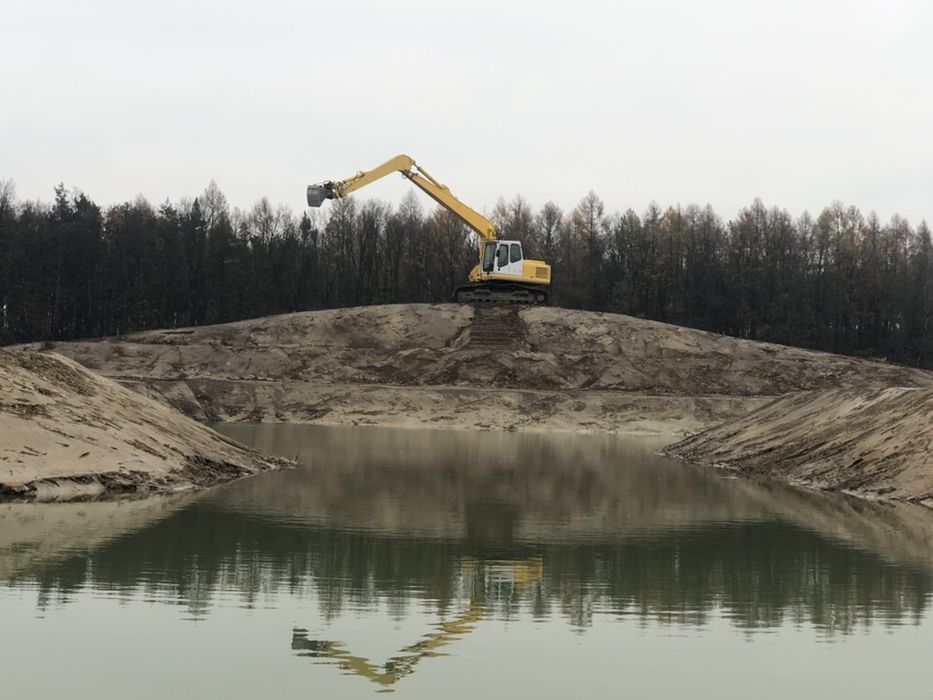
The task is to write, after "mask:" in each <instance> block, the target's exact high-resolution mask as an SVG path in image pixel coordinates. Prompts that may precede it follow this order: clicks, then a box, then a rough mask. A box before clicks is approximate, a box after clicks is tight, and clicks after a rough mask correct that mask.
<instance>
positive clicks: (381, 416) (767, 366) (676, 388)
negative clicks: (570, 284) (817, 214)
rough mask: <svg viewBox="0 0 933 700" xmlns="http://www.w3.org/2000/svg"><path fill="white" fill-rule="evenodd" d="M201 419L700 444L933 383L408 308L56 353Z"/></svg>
mask: <svg viewBox="0 0 933 700" xmlns="http://www.w3.org/2000/svg"><path fill="white" fill-rule="evenodd" d="M55 350H56V351H57V352H60V353H62V354H64V355H67V356H69V357H71V358H73V359H75V360H77V361H78V362H80V363H82V364H83V365H85V366H87V367H90V368H92V369H95V370H97V371H99V372H101V373H102V374H104V375H106V376H108V377H111V378H113V379H116V380H118V381H120V382H121V383H123V384H124V385H126V386H128V387H131V388H133V389H134V390H136V391H139V392H141V393H143V394H145V395H147V396H150V397H152V398H154V399H156V400H159V401H161V402H164V403H167V404H169V405H171V406H173V407H175V408H178V409H179V410H181V411H182V412H184V413H186V414H187V415H189V416H192V417H195V418H197V419H200V420H223V421H250V422H305V423H327V424H338V425H356V424H374V425H386V426H390V425H391V426H397V425H422V426H439V427H447V428H491V429H525V430H535V429H539V430H573V431H577V430H583V431H591V432H615V431H619V430H624V431H626V432H656V433H662V432H670V431H671V430H676V431H679V432H688V431H694V430H699V429H703V428H708V427H711V426H713V425H716V424H718V423H720V422H722V421H723V420H726V419H728V418H732V417H736V416H740V415H743V414H744V413H746V412H748V411H749V410H752V409H754V408H757V407H759V406H761V405H762V404H763V403H766V402H767V401H768V400H770V399H771V398H773V397H775V396H779V395H781V394H784V393H787V392H791V391H801V390H808V389H817V388H836V387H888V386H929V387H933V374H930V373H928V372H922V371H919V370H913V369H909V368H904V367H899V366H893V365H887V364H883V363H876V362H869V361H866V360H861V359H856V358H851V357H843V356H839V355H830V354H827V353H819V352H812V351H808V350H801V349H797V348H789V347H784V346H779V345H773V344H768V343H758V342H752V341H744V340H738V339H735V338H730V337H727V336H720V335H716V334H713V333H706V332H703V331H697V330H692V329H688V328H682V327H678V326H672V325H668V324H664V323H657V322H654V321H645V320H642V319H636V318H632V317H628V316H622V315H618V314H606V313H593V312H585V311H571V310H567V309H559V308H546V307H534V308H524V309H509V308H504V309H503V308H476V309H474V308H473V307H472V306H468V305H456V304H433V305H432V304H405V305H391V306H372V307H360V308H351V309H337V310H330V311H316V312H305V313H297V314H288V315H283V316H274V317H267V318H261V319H255V320H250V321H241V322H237V323H229V324H224V325H217V326H206V327H200V328H185V329H175V330H164V331H151V332H145V333H135V334H132V335H127V336H125V337H121V338H110V339H103V340H98V341H88V342H71V343H59V344H57V345H56V346H55Z"/></svg>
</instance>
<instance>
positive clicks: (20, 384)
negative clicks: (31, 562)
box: [0, 350, 283, 500]
mask: <svg viewBox="0 0 933 700" xmlns="http://www.w3.org/2000/svg"><path fill="white" fill-rule="evenodd" d="M0 386H2V387H3V392H2V395H0V498H10V497H13V498H35V499H38V500H58V499H73V498H80V497H96V496H99V495H101V494H103V493H105V492H115V493H152V492H160V491H178V490H184V489H190V488H193V487H196V486H204V485H208V484H212V483H217V482H220V481H227V480H230V479H233V478H236V477H240V476H246V475H249V474H254V473H256V472H259V471H264V470H267V469H272V468H275V467H278V466H280V465H281V464H283V462H282V461H281V460H278V459H273V458H266V457H264V456H262V455H260V454H259V453H258V452H256V451H254V450H251V449H248V448H246V447H244V446H242V445H240V444H238V443H236V442H234V441H233V440H230V439H229V438H226V437H224V436H222V435H219V434H218V433H215V432H214V431H212V430H210V429H209V428H206V427H204V426H202V425H200V424H199V423H197V422H195V421H193V420H191V419H189V418H187V417H185V416H183V415H181V414H179V413H178V412H177V411H174V410H172V409H170V408H168V407H166V406H164V405H162V404H159V403H157V402H155V401H152V400H150V399H147V398H145V397H143V396H140V395H139V394H137V393H135V392H132V391H130V390H128V389H126V388H124V387H122V386H120V385H119V384H117V383H115V382H112V381H110V380H108V379H105V378H103V377H101V376H99V375H97V374H95V373H93V372H89V371H88V370H87V369H85V368H84V367H82V366H80V365H79V364H77V363H76V362H74V361H72V360H69V359H67V358H64V357H61V356H58V355H54V354H39V353H34V352H12V351H6V350H0Z"/></svg>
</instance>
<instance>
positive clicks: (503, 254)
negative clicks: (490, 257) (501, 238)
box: [499, 245, 509, 270]
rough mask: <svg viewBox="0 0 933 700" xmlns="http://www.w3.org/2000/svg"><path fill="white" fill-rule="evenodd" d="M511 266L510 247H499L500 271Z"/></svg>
mask: <svg viewBox="0 0 933 700" xmlns="http://www.w3.org/2000/svg"><path fill="white" fill-rule="evenodd" d="M508 264H509V247H508V246H507V245H500V246H499V269H500V270H501V269H502V268H503V267H505V266H506V265H508Z"/></svg>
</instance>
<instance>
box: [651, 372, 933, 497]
mask: <svg viewBox="0 0 933 700" xmlns="http://www.w3.org/2000/svg"><path fill="white" fill-rule="evenodd" d="M931 425H933V390H930V389H903V388H889V389H876V390H832V391H819V392H803V393H798V394H793V395H789V396H786V397H784V398H781V399H778V400H776V401H773V402H771V403H768V404H767V405H765V406H763V407H761V408H759V409H758V410H756V411H753V412H752V413H749V414H748V415H746V416H742V417H741V418H738V419H734V420H730V421H727V422H726V423H725V424H723V425H722V426H720V427H717V428H713V429H711V430H708V431H706V432H703V433H700V434H698V435H695V436H693V437H690V438H687V439H686V440H684V441H682V442H680V443H677V444H675V445H671V446H670V447H668V448H667V449H666V453H667V454H668V455H670V456H673V457H678V458H681V459H685V460H687V461H690V462H694V463H698V464H706V465H713V466H719V467H726V468H729V469H735V470H737V471H740V472H744V473H749V474H766V475H768V476H775V477H778V478H781V479H784V480H786V481H790V482H797V483H803V484H807V485H810V486H814V487H817V488H821V489H829V490H837V491H846V492H851V493H856V494H859V495H863V496H869V497H884V498H890V499H895V500H902V501H910V502H914V503H921V504H923V505H927V506H933V430H931V427H930V426H931Z"/></svg>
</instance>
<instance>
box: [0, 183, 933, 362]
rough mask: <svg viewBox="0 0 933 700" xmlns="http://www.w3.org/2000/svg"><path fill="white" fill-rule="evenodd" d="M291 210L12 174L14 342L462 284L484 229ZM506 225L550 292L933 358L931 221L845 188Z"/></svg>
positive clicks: (501, 225) (2, 322)
mask: <svg viewBox="0 0 933 700" xmlns="http://www.w3.org/2000/svg"><path fill="white" fill-rule="evenodd" d="M325 211H326V213H324V214H322V213H320V212H319V211H313V212H311V213H308V212H305V213H302V214H300V215H296V214H294V213H292V212H291V211H290V210H289V209H288V208H286V207H282V206H279V207H275V206H273V205H272V204H270V202H269V201H268V200H267V199H265V198H264V199H261V200H259V202H257V203H256V204H255V205H254V206H253V207H252V208H250V209H248V210H240V209H238V208H231V207H230V205H229V204H228V203H227V201H226V198H225V197H224V195H223V194H222V193H221V191H220V190H219V188H218V187H217V186H216V184H214V183H211V184H210V185H209V186H208V187H207V189H206V190H205V191H204V192H203V193H202V194H201V195H200V196H198V197H195V198H192V199H185V200H182V201H181V202H178V203H175V204H173V203H170V202H165V203H163V204H161V205H159V206H153V205H152V204H150V203H149V202H147V201H146V200H145V199H142V198H139V199H137V200H135V201H133V202H124V203H121V204H116V205H113V206H109V207H107V208H103V207H101V206H99V205H98V204H96V203H95V202H94V201H92V200H91V199H90V198H89V197H88V196H87V195H85V194H84V193H82V192H78V191H74V192H70V191H68V190H67V189H66V188H65V187H64V186H62V185H59V186H58V187H56V188H55V196H54V200H53V201H52V202H51V203H47V204H46V203H39V202H29V201H18V200H17V199H16V197H15V190H14V187H13V184H12V182H10V181H3V182H0V344H9V343H18V342H27V341H38V340H47V341H56V340H68V339H74V338H88V337H100V336H109V335H120V334H124V333H128V332H130V331H136V330H145V329H154V328H174V327H181V326H194V325H204V324H210V323H221V322H226V321H234V320H238V319H243V318H251V317H257V316H264V315H268V314H275V313H285V312H293V311H303V310H309V309H323V308H333V307H341V306H354V305H365V304H376V303H392V302H405V303H408V302H438V301H449V300H450V297H451V294H452V292H453V290H454V289H455V288H456V287H457V286H459V285H461V284H463V283H464V282H465V280H466V276H467V273H468V272H469V270H470V268H471V267H472V266H473V265H475V264H476V262H477V242H476V240H475V236H474V235H473V234H471V233H470V232H469V230H468V229H467V228H466V227H465V226H464V225H463V224H462V223H460V221H459V220H457V219H456V218H455V217H454V216H453V215H451V214H450V213H448V212H447V211H446V210H444V209H441V208H433V209H425V208H424V207H423V206H422V204H421V200H420V199H419V198H418V197H417V196H416V195H415V193H414V192H412V193H410V194H409V195H408V196H406V197H405V198H404V199H403V200H402V202H401V203H400V204H399V206H397V207H392V206H389V205H387V204H385V203H383V202H378V201H373V200H366V201H363V200H357V199H354V198H349V199H345V200H338V201H334V202H332V203H330V204H329V205H328V208H327V209H326V210H325ZM490 218H491V219H492V220H493V221H494V223H495V224H496V226H497V230H498V233H499V237H500V238H507V239H518V240H521V241H522V242H523V244H524V248H525V254H526V257H538V258H541V259H543V260H546V261H547V262H549V263H550V264H551V265H552V266H553V280H554V283H553V287H552V303H554V304H556V305H559V306H564V307H569V308H579V309H590V310H597V311H612V312H620V313H625V314H630V315H633V316H639V317H643V318H649V319H655V320H660V321H666V322H669V323H675V324H680V325H685V326H692V327H695V328H701V329H705V330H710V331H714V332H718V333H724V334H728V335H733V336H737V337H741V338H750V339H756V340H767V341H773V342H778V343H784V344H787V345H796V346H803V347H811V348H816V349H820V350H829V351H833V352H841V353H847V354H856V355H862V356H871V357H879V358H886V359H889V360H891V361H897V362H903V363H908V364H912V365H917V366H923V367H933V329H931V315H933V244H931V236H930V230H929V228H928V227H927V225H926V223H921V224H920V226H919V227H916V228H915V227H912V226H911V225H910V224H909V223H908V222H907V221H906V220H904V219H903V218H901V217H899V216H894V217H892V218H891V220H890V221H888V222H886V223H883V222H882V221H880V220H879V218H878V217H877V216H876V215H875V214H868V215H865V214H863V213H862V212H860V211H859V210H858V209H857V208H855V207H851V206H844V205H842V204H840V203H833V204H832V205H830V206H829V207H827V208H826V209H824V210H823V211H822V212H821V213H820V214H819V215H818V216H816V217H815V218H814V217H812V216H810V215H809V214H806V213H805V214H803V215H802V216H800V217H797V218H795V217H792V216H791V215H790V214H789V213H788V212H787V210H785V209H779V208H776V207H770V208H769V207H766V206H765V205H764V204H762V202H761V201H759V200H756V201H754V202H753V203H752V204H751V205H749V206H748V207H745V208H743V209H741V210H740V211H739V212H738V214H737V215H736V216H735V217H734V218H732V219H731V220H723V219H722V218H721V217H720V216H718V215H717V214H716V213H715V212H714V211H713V209H712V208H711V207H709V206H706V207H700V206H695V205H690V206H686V207H680V206H678V207H668V208H667V209H661V208H660V207H658V206H657V205H654V204H652V205H651V206H649V207H648V209H647V210H646V211H645V212H643V213H642V214H638V213H636V212H635V211H633V210H631V209H629V210H627V211H625V212H622V213H608V212H607V211H606V208H605V205H604V204H603V202H602V200H601V199H600V198H599V197H598V196H597V195H596V194H595V193H593V192H590V193H589V194H587V195H586V196H585V197H584V198H583V199H582V200H581V201H580V202H579V203H578V204H577V206H576V207H574V208H573V209H572V210H570V211H564V210H562V209H561V208H560V207H559V206H558V205H556V204H554V203H553V202H548V203H546V204H544V205H543V206H542V207H541V208H540V209H538V210H534V209H533V208H532V207H531V206H530V205H529V204H528V202H527V201H526V200H525V199H524V198H522V197H521V196H516V197H514V198H513V199H512V200H510V201H508V202H507V201H505V200H500V201H499V202H498V203H497V204H496V206H495V207H494V209H493V210H492V213H491V215H490Z"/></svg>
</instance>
